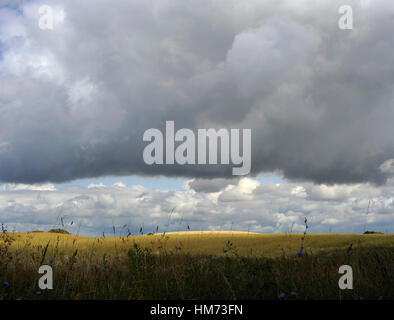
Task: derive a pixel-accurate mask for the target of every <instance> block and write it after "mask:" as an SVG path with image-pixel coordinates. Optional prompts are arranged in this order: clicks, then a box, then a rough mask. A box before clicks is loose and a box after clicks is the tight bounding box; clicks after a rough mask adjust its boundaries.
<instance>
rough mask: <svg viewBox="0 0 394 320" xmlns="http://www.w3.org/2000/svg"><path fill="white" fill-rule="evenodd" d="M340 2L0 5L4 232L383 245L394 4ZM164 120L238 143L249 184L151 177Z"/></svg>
mask: <svg viewBox="0 0 394 320" xmlns="http://www.w3.org/2000/svg"><path fill="white" fill-rule="evenodd" d="M343 4H344V3H343V2H342V1H339V0H331V1H328V0H322V1H319V2H315V1H307V0H300V1H292V0H281V1H277V0H275V1H274V0H267V1H260V0H247V1H241V0H188V1H184V0H171V1H169V0H157V1H141V0H138V1H137V0H127V1H126V0H118V1H116V4H115V3H112V2H109V1H105V0H96V1H93V0H85V1H77V0H68V1H62V0H52V1H47V2H45V3H44V2H42V1H39V0H29V1H27V0H26V1H24V0H13V1H9V0H0V223H4V224H6V225H7V226H8V228H9V229H10V230H14V229H15V230H17V231H29V230H34V229H37V230H48V229H50V228H52V227H54V226H59V223H61V222H60V219H61V218H62V221H63V224H64V227H65V228H67V229H68V230H69V231H71V232H73V233H77V232H78V233H81V234H84V235H98V234H101V233H102V232H103V231H104V232H110V230H112V225H115V226H116V227H117V230H118V231H119V232H125V230H126V229H130V230H131V231H132V232H133V233H138V230H139V229H140V227H141V226H143V227H144V230H146V231H147V232H152V231H153V230H155V229H156V226H159V228H160V230H161V231H178V230H179V231H180V230H185V229H186V228H187V226H188V225H189V226H190V228H191V229H192V230H218V229H219V230H225V229H233V230H244V231H246V230H249V231H254V232H268V233H270V232H303V230H304V229H303V228H304V226H303V221H304V218H305V217H308V221H309V224H310V228H309V231H310V232H358V233H359V232H363V231H365V230H366V229H373V230H376V231H381V232H393V230H394V212H393V208H394V196H393V195H394V178H393V175H394V126H393V125H392V122H393V119H394V107H393V102H394V90H393V89H394V88H393V83H394V72H393V71H394V56H393V54H392V52H393V49H394V38H393V36H392V30H393V28H394V3H391V2H390V1H384V0H375V1H369V0H362V1H356V0H349V1H346V4H347V5H350V6H351V7H352V8H353V15H354V25H353V28H352V29H351V30H342V29H340V28H339V26H338V20H339V19H340V17H341V14H339V12H338V9H339V8H340V7H341V5H343ZM42 5H50V6H51V8H52V10H53V28H52V29H50V30H48V29H46V30H43V29H41V28H40V25H39V21H40V18H41V16H40V13H39V8H40V7H41V6H42ZM169 120H172V121H174V122H175V127H176V129H177V130H178V129H181V128H189V129H191V130H193V131H196V130H198V129H201V128H214V129H220V128H227V129H230V128H239V129H244V128H246V129H251V132H252V142H251V145H252V152H251V156H252V162H251V163H252V167H251V172H250V174H249V175H248V176H241V177H234V176H232V174H231V169H232V166H229V165H214V166H213V165H178V164H174V165H147V164H146V163H144V161H143V157H142V154H143V150H144V148H145V147H146V143H145V142H144V141H143V139H142V137H143V134H144V132H145V131H146V130H148V129H150V128H158V129H160V130H162V131H163V132H164V131H165V129H164V128H165V123H166V121H169ZM171 212H172V213H171ZM62 227H63V226H62Z"/></svg>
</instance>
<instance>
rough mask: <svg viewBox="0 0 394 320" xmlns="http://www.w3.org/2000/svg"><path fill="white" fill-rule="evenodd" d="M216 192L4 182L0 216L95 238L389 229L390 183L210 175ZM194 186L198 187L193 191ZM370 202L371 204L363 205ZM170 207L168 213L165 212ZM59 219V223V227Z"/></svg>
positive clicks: (25, 226) (393, 185) (18, 225)
mask: <svg viewBox="0 0 394 320" xmlns="http://www.w3.org/2000/svg"><path fill="white" fill-rule="evenodd" d="M212 181H213V182H214V185H221V186H222V187H221V190H220V191H216V190H212V187H211V186H208V185H207V184H205V186H206V187H205V188H204V183H199V181H198V180H195V179H191V180H187V181H186V182H185V184H184V185H183V187H182V189H181V190H155V189H149V188H144V187H142V186H139V185H134V186H125V185H124V184H123V183H116V184H114V185H109V186H108V185H107V186H106V185H103V184H96V185H90V186H89V187H79V186H68V187H63V188H59V189H57V190H56V188H55V186H53V185H52V186H50V185H46V186H35V188H33V187H32V186H22V185H21V186H16V185H14V186H13V187H12V188H11V187H10V186H7V185H2V190H4V191H3V192H0V216H1V219H2V222H3V223H5V224H6V225H7V226H8V230H10V231H12V230H13V229H15V230H17V231H31V230H35V229H36V230H37V229H38V230H44V231H47V230H49V229H50V228H54V227H64V228H66V229H67V230H69V231H70V232H72V233H79V234H81V235H89V236H98V235H101V234H102V232H105V234H112V232H113V231H112V225H114V226H115V229H116V232H117V235H119V234H127V232H128V230H130V231H131V232H132V233H133V234H139V230H140V228H141V227H142V226H143V228H144V232H145V233H149V232H155V230H156V226H159V232H169V231H186V230H187V226H190V228H191V230H242V231H248V230H249V231H252V232H265V233H283V232H293V233H297V232H303V231H304V225H303V221H304V217H307V218H308V224H309V229H308V232H312V233H326V232H332V233H343V232H347V233H349V232H351V233H360V232H363V231H365V230H375V231H380V232H385V233H386V232H393V229H394V222H393V221H394V213H393V212H394V210H393V209H394V196H393V194H394V192H393V191H394V181H391V182H389V183H388V184H387V185H386V186H384V187H380V188H378V187H376V186H374V185H371V184H368V183H363V184H355V185H351V186H344V185H332V186H328V185H320V186H317V185H314V184H312V183H306V184H303V185H299V184H295V183H284V184H273V183H267V184H261V183H259V182H258V181H256V180H254V179H250V178H242V179H240V180H239V181H237V182H234V181H228V184H227V185H225V184H224V183H223V181H222V179H219V181H217V183H216V181H215V179H213V180H212ZM193 186H198V187H197V188H198V191H196V190H195V189H194V187H193ZM368 207H369V209H368ZM171 211H173V212H172V213H171ZM62 222H63V225H62V224H61V223H62Z"/></svg>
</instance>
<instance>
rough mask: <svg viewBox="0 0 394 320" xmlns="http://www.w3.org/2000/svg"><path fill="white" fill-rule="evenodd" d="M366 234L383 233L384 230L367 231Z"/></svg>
mask: <svg viewBox="0 0 394 320" xmlns="http://www.w3.org/2000/svg"><path fill="white" fill-rule="evenodd" d="M364 234H383V232H377V231H368V230H367V231H365V232H364Z"/></svg>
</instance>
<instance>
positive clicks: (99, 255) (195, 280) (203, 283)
mask: <svg viewBox="0 0 394 320" xmlns="http://www.w3.org/2000/svg"><path fill="white" fill-rule="evenodd" d="M302 237H303V235H296V234H256V233H246V232H245V233H242V232H184V233H168V234H155V235H143V236H129V237H127V236H124V237H101V238H85V237H79V236H75V235H65V234H55V233H44V232H40V233H3V234H2V236H1V240H0V280H1V282H2V284H3V285H2V286H1V287H0V299H46V298H49V299H278V297H281V299H392V298H394V282H393V281H394V280H393V279H394V235H383V234H381V235H374V234H372V235H356V234H311V235H306V237H305V239H304V241H303V242H302ZM301 245H303V249H302V250H301ZM300 251H302V252H300ZM43 264H47V265H51V266H52V268H53V278H54V280H53V281H54V288H53V290H46V291H41V290H40V289H39V288H38V279H39V278H40V275H39V274H38V268H39V267H40V266H41V265H43ZM344 264H348V265H351V266H352V268H353V273H354V289H353V290H340V289H339V288H338V279H339V277H340V275H339V274H338V268H339V267H340V266H341V265H344ZM283 294H284V295H283Z"/></svg>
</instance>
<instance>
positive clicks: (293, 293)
mask: <svg viewBox="0 0 394 320" xmlns="http://www.w3.org/2000/svg"><path fill="white" fill-rule="evenodd" d="M290 294H291V295H292V296H298V294H297V292H295V291H292V292H290Z"/></svg>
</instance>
